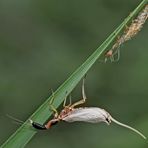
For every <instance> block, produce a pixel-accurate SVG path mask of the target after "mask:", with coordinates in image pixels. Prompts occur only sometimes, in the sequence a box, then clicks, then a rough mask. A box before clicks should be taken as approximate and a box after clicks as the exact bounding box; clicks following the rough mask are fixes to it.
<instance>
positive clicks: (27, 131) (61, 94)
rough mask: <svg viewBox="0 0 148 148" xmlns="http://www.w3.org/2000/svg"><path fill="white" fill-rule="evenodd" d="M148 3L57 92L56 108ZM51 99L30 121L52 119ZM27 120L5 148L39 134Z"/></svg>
mask: <svg viewBox="0 0 148 148" xmlns="http://www.w3.org/2000/svg"><path fill="white" fill-rule="evenodd" d="M146 3H147V0H143V1H142V2H141V3H140V4H139V6H138V7H137V8H136V9H135V10H134V11H133V12H132V13H131V14H130V15H129V16H128V17H127V18H126V19H125V20H124V21H123V23H122V24H121V25H120V26H119V27H118V28H117V29H116V30H115V31H114V32H113V33H112V34H111V35H110V36H109V37H108V38H107V39H106V40H105V41H104V42H103V43H102V44H101V46H100V47H98V48H97V49H96V51H95V52H94V53H93V54H92V55H91V56H90V57H89V58H88V59H87V60H86V61H85V62H84V63H83V64H82V65H81V66H80V67H79V68H78V69H77V70H76V71H75V72H74V73H73V74H72V75H71V76H70V77H69V78H68V79H67V80H66V81H65V82H64V83H63V84H62V85H61V86H60V87H59V88H58V89H57V90H56V91H55V101H54V106H55V107H56V108H57V107H58V106H59V105H60V104H61V103H62V101H63V100H64V98H65V95H66V92H67V93H68V94H69V93H70V92H71V91H72V90H73V89H74V88H75V87H76V85H77V84H78V83H79V81H80V80H81V79H82V78H83V76H84V75H85V74H86V73H87V72H88V70H89V69H90V68H91V67H92V66H93V64H94V63H95V62H96V60H97V59H98V58H99V57H100V56H101V55H102V53H104V52H105V51H106V49H107V48H108V47H109V45H110V44H111V43H113V41H114V40H115V39H116V38H117V36H118V35H119V34H120V33H121V31H122V30H123V28H124V27H125V26H126V24H128V23H129V22H130V21H131V19H132V18H134V16H135V15H136V14H137V13H138V12H140V10H141V9H142V8H143V6H144V5H145V4H146ZM50 99H51V97H49V98H48V99H47V100H46V101H45V102H44V103H43V104H42V105H41V106H40V107H39V108H38V109H37V110H36V111H35V112H34V113H33V114H32V116H31V117H29V119H32V120H34V121H36V122H39V123H42V124H43V123H45V122H46V120H47V119H48V118H49V117H50V115H51V112H50V111H49V106H48V105H49V100H50ZM28 123H29V121H28V120H27V121H26V122H25V123H24V124H23V125H22V126H21V127H20V128H19V129H18V130H17V131H16V132H15V133H14V134H13V135H12V136H11V137H10V138H9V139H8V140H7V141H6V142H5V143H4V144H3V145H2V147H3V148H10V147H15V148H20V147H24V146H25V145H26V144H27V143H28V142H29V141H30V140H31V138H32V137H33V136H34V135H35V134H36V133H37V131H35V130H34V129H32V128H31V127H30V125H29V124H28Z"/></svg>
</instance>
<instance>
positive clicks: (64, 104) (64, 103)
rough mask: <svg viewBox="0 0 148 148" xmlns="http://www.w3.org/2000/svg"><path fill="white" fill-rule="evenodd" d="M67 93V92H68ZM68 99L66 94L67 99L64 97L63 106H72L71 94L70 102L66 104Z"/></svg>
mask: <svg viewBox="0 0 148 148" xmlns="http://www.w3.org/2000/svg"><path fill="white" fill-rule="evenodd" d="M66 94H67V92H66ZM66 101H67V95H66V96H65V99H64V102H63V107H66V106H71V94H70V96H69V104H68V105H66Z"/></svg>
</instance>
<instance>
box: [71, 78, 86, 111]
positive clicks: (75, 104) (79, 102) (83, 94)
mask: <svg viewBox="0 0 148 148" xmlns="http://www.w3.org/2000/svg"><path fill="white" fill-rule="evenodd" d="M84 84H85V78H83V83H82V97H83V99H82V100H80V101H78V102H75V103H74V104H73V105H71V107H72V108H73V107H75V106H77V105H80V104H83V103H85V101H86V99H87V98H86V94H85V89H84Z"/></svg>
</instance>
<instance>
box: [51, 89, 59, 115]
mask: <svg viewBox="0 0 148 148" xmlns="http://www.w3.org/2000/svg"><path fill="white" fill-rule="evenodd" d="M51 91H52V97H51V99H50V102H49V108H50V110H51V111H53V112H54V116H55V117H57V116H58V111H57V110H56V108H55V107H54V106H53V105H52V104H53V101H54V92H53V90H52V89H51Z"/></svg>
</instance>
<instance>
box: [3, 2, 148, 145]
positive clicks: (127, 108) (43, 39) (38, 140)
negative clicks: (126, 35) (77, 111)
mask: <svg viewBox="0 0 148 148" xmlns="http://www.w3.org/2000/svg"><path fill="white" fill-rule="evenodd" d="M139 3H140V0H134V1H133V0H73V1H71V0H42V1H41V0H13V1H12V0H0V144H2V143H3V142H4V141H5V140H6V139H7V138H8V137H9V136H10V135H11V134H12V133H13V132H14V131H15V130H16V129H17V128H18V127H19V125H17V124H13V123H12V122H11V119H9V118H7V117H6V114H10V115H13V116H14V117H17V118H19V119H21V120H26V119H27V118H28V117H29V116H30V115H31V114H32V113H33V112H34V111H35V110H36V109H37V108H38V107H39V106H40V105H41V104H42V103H43V102H44V101H45V100H46V98H47V97H48V96H49V95H50V89H51V88H52V89H53V90H56V89H57V88H58V87H59V86H60V85H61V84H62V83H63V82H64V81H65V80H66V79H67V78H68V77H69V76H70V74H71V73H72V72H73V71H74V70H75V69H76V68H77V67H78V66H80V65H81V64H82V63H83V62H84V61H85V59H86V58H87V57H88V56H89V55H90V54H91V53H92V52H93V51H94V50H95V49H96V48H97V47H98V46H99V45H100V44H101V43H102V42H103V41H104V40H105V39H106V38H107V36H108V35H109V34H110V33H111V32H113V30H114V29H115V28H116V27H117V26H118V25H119V24H120V23H121V22H122V21H123V20H124V18H125V17H126V16H127V15H128V14H129V13H130V12H131V11H132V10H133V9H135V7H136V6H137V5H138V4H139ZM147 29H148V25H147V24H145V25H144V28H143V29H142V31H141V32H140V33H139V34H138V35H137V36H136V37H135V38H134V39H132V40H131V41H129V42H127V43H125V44H124V45H123V46H122V47H121V57H120V60H119V62H117V63H107V64H104V63H101V62H99V61H98V62H96V64H95V65H94V66H93V67H92V68H91V70H90V71H89V73H88V75H87V82H86V92H87V97H88V98H89V99H88V100H87V103H86V104H87V106H99V107H102V108H105V109H106V110H107V111H109V112H110V113H111V114H112V115H113V117H115V118H116V119H118V120H119V121H122V122H124V123H127V124H129V125H131V126H133V127H135V128H137V129H139V130H140V131H142V132H143V133H144V134H145V135H146V136H147V137H148V50H147V47H148V44H147V38H148V36H147V33H148V32H147ZM80 97H81V91H80V84H79V85H78V86H77V88H76V89H75V90H74V91H73V93H72V98H73V101H76V100H78V99H79V98H80ZM26 147H27V148H40V147H44V148H47V147H52V148H76V147H77V148H80V147H85V148H90V147H92V148H131V147H134V148H147V147H148V145H147V142H146V141H144V140H143V139H142V138H140V137H139V136H138V135H136V134H134V133H133V132H132V131H129V130H127V129H124V128H122V127H119V126H118V125H116V124H112V125H111V126H106V125H105V124H89V123H72V124H68V123H60V124H58V125H57V126H55V127H53V128H52V129H51V130H49V131H44V132H38V134H36V136H35V137H34V138H33V139H32V140H31V141H30V143H29V144H28V145H27V146H26Z"/></svg>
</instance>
